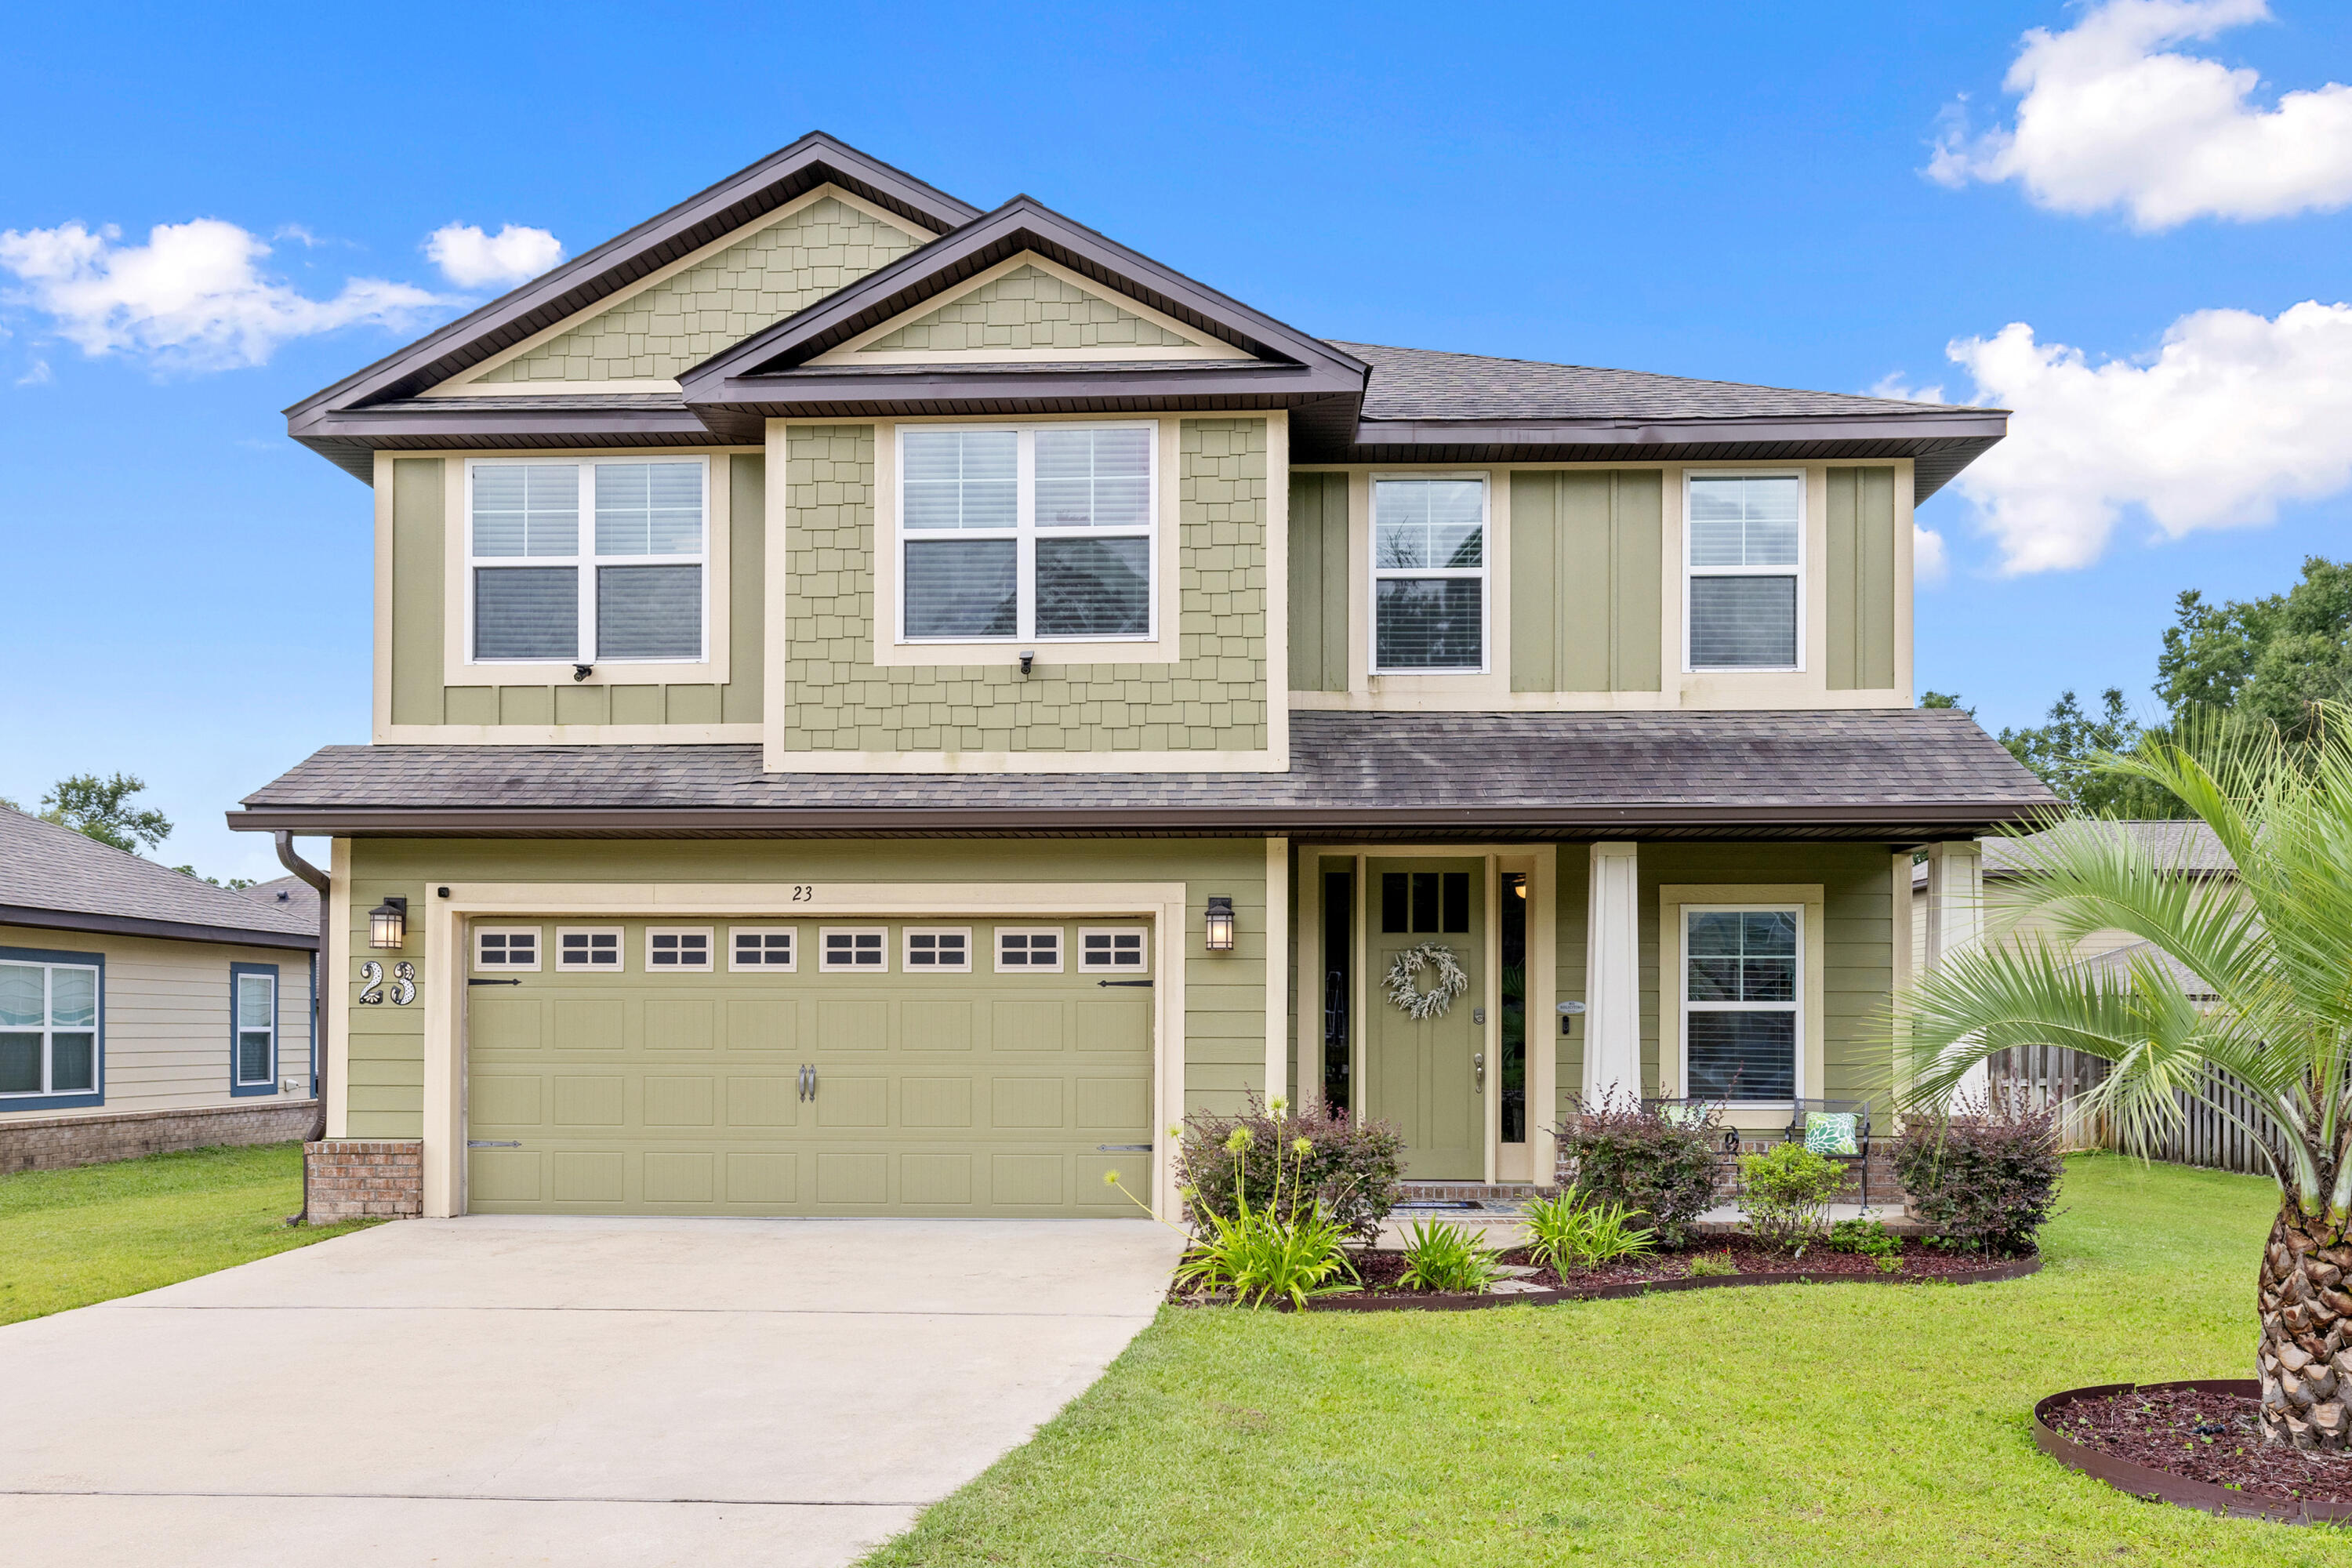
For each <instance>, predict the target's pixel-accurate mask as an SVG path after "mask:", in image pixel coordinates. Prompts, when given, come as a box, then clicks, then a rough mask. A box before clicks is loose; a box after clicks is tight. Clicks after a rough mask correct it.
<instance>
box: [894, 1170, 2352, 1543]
mask: <svg viewBox="0 0 2352 1568" xmlns="http://www.w3.org/2000/svg"><path fill="white" fill-rule="evenodd" d="M2272 1193H2273V1189H2272V1187H2271V1186H2270V1184H2269V1183H2267V1182H2266V1181H2263V1180H2260V1179H2256V1178H2252V1177H2244V1176H2230V1175H2221V1174H2218V1173H2210V1172H2200V1171H2186V1170H2180V1169H2178V1168H2174V1167H2168V1166H2154V1167H2143V1166H2141V1165H2139V1164H2137V1163H2134V1162H2128V1161H2125V1160H2120V1159H2116V1158H2114V1157H2104V1158H2101V1157H2094V1158H2084V1159H2077V1160H2075V1161H2074V1162H2072V1163H2070V1165H2069V1168H2068V1172H2067V1182H2066V1188H2065V1194H2064V1202H2065V1205H2066V1208H2067V1212H2066V1213H2065V1214H2064V1215H2063V1216H2062V1217H2061V1218H2060V1219H2059V1220H2058V1221H2056V1222H2055V1223H2054V1224H2053V1226H2051V1228H2050V1230H2049V1231H2048V1233H2047V1235H2046V1237H2045V1239H2046V1242H2047V1249H2048V1252H2049V1258H2050V1262H2049V1266H2048V1267H2047V1268H2044V1269H2043V1271H2042V1273H2041V1274H2040V1275H2038V1276H2036V1277H2034V1278H2032V1279H2022V1280H2017V1281H2013V1282H2011V1283H2007V1284H1998V1285H1969V1286H1924V1287H1902V1288H1885V1287H1874V1286H1855V1285H1816V1286H1794V1287H1785V1286H1784V1287H1780V1288H1777V1289H1754V1290H1734V1291H1720V1292H1717V1291H1694V1292H1690V1293H1687V1294H1677V1295H1666V1296H1657V1297H1653V1298H1650V1299H1648V1300H1633V1301H1594V1302H1580V1303H1574V1304H1570V1305H1564V1306H1556V1307H1517V1308H1507V1309H1500V1310H1489V1311H1480V1312H1465V1313H1429V1314H1417V1313H1391V1314H1382V1315H1379V1316H1370V1317H1358V1316H1350V1315H1341V1314H1337V1313H1334V1314H1329V1315H1324V1316H1306V1317H1297V1316H1291V1315H1287V1314H1282V1315H1277V1314H1274V1313H1267V1312H1246V1311H1234V1310H1204V1311H1196V1310H1181V1309H1171V1310H1165V1311H1163V1312H1162V1313H1161V1314H1160V1320H1159V1321H1158V1322H1156V1323H1155V1324H1153V1325H1152V1327H1151V1328H1150V1329H1149V1330H1147V1331H1145V1332H1144V1333H1143V1335H1142V1336H1141V1337H1140V1338H1139V1339H1138V1340H1137V1341H1136V1342H1135V1343H1134V1344H1133V1345H1132V1346H1130V1347H1129V1350H1128V1352H1127V1353H1126V1354H1124V1355H1123V1356H1121V1357H1120V1358H1119V1360H1118V1362H1117V1363H1115V1364H1114V1365H1113V1366H1112V1367H1111V1369H1110V1371H1109V1373H1108V1374H1106V1375H1105V1376H1104V1378H1103V1379H1102V1381H1101V1382H1100V1383H1098V1384H1097V1385H1096V1386H1095V1387H1094V1388H1093V1389H1092V1390H1091V1391H1089V1392H1088V1393H1087V1394H1085V1395H1084V1396H1083V1397H1081V1398H1080V1399H1078V1400H1077V1401H1076V1403H1075V1404H1073V1405H1071V1406H1070V1407H1069V1409H1067V1410H1066V1411H1065V1412H1064V1413H1063V1414H1062V1415H1060V1416H1059V1417H1057V1418H1056V1419H1055V1420H1054V1421H1053V1422H1052V1423H1051V1424H1049V1425H1048V1426H1046V1427H1045V1429H1044V1430H1043V1431H1041V1432H1040V1433H1039V1434H1038V1435H1037V1436H1036V1438H1035V1439H1034V1441H1032V1442H1031V1443H1029V1444H1028V1445H1026V1446H1025V1447H1022V1448H1020V1449H1017V1450H1015V1451H1014V1452H1013V1453H1012V1454H1010V1455H1008V1456H1006V1458H1004V1459H1003V1460H1002V1461H1001V1462H999V1463H998V1464H997V1465H996V1466H995V1467H994V1468H992V1469H991V1470H989V1471H988V1472H987V1473H986V1474H985V1475H983V1476H982V1477H981V1478H980V1479H978V1480H976V1481H974V1482H973V1483H972V1484H971V1485H970V1486H968V1487H966V1488H964V1489H963V1490H961V1492H958V1493H957V1494H956V1495H954V1496H953V1497H951V1498H950V1499H948V1500H946V1501H944V1502H942V1503H940V1504H939V1505H938V1506H937V1507H935V1508H933V1509H931V1510H929V1512H928V1513H926V1514H925V1515H924V1516H923V1518H922V1519H921V1521H919V1523H918V1524H917V1526H916V1528H915V1529H914V1530H913V1531H911V1532H909V1533H908V1534H907V1535H905V1536H902V1537H900V1538H899V1539H898V1540H897V1541H895V1542H891V1543H889V1544H887V1545H886V1546H884V1547H882V1548H881V1549H880V1550H878V1551H877V1552H876V1553H875V1554H874V1555H873V1556H872V1557H870V1558H869V1559H868V1560H867V1561H868V1562H869V1563H872V1564H877V1565H890V1568H911V1565H913V1564H918V1563H921V1564H932V1565H945V1564H961V1563H1030V1564H1041V1565H1043V1564H1055V1565H1062V1564H1071V1565H1079V1564H1085V1565H1102V1568H1126V1565H1132V1564H1144V1565H1147V1568H1177V1565H1179V1564H1184V1565H1192V1564H1202V1563H1210V1564H1218V1565H1221V1568H1222V1565H1225V1564H1241V1563H1265V1564H1279V1565H1282V1568H1295V1565H1296V1564H1299V1563H1382V1564H1386V1563H1447V1564H1452V1563H1460V1564H1465V1565H1467V1564H1477V1565H1479V1568H1490V1565H1493V1564H1538V1563H1579V1562H1588V1561H1589V1562H1594V1563H1644V1564H1647V1563H1759V1564H1776V1565H1787V1564H1800V1563H1801V1564H1812V1563H1832V1564H1865V1563H1869V1564H1878V1563H1885V1564H1900V1565H1902V1568H1941V1565H1942V1564H1946V1563H1971V1564H1973V1563H2105V1564H2114V1563H2148V1564H2185V1563H2197V1564H2200V1565H2203V1564H2217V1565H2218V1564H2230V1563H2247V1564H2254V1563H2259V1564H2262V1565H2263V1568H2283V1565H2286V1564H2311V1565H2313V1568H2317V1565H2318V1564H2320V1563H2331V1564H2341V1563H2346V1562H2347V1561H2352V1547H2347V1542H2346V1540H2345V1538H2344V1536H2343V1535H2342V1534H2341V1533H2340V1532H2336V1531H2318V1530H2309V1529H2294V1528H2290V1527H2287V1526H2283V1525H2272V1524H2264V1523H2258V1522H2250V1521H2233V1520H2214V1519H2210V1518H2207V1517H2205V1516H2203V1515H2200V1514H2193V1513H2190V1512H2189V1511H2188V1510H2182V1509H2175V1508H2166V1507H2160V1506H2157V1505H2153V1504H2148V1503H2143V1502H2138V1501H2135V1500H2132V1499H2130V1498H2126V1497H2124V1496H2123V1495H2121V1494H2119V1493H2117V1492H2114V1491H2111V1490H2109V1489H2107V1488H2106V1487H2105V1486H2103V1485H2101V1484H2099V1483H2097V1482H2095V1481H2091V1480H2088V1479H2084V1478H2082V1477H2080V1476H2076V1475H2074V1474H2073V1473H2071V1472H2069V1471H2066V1470H2063V1469H2061V1468H2058V1467H2057V1466H2056V1465H2054V1464H2053V1463H2052V1462H2050V1461H2049V1460H2047V1459H2044V1458H2042V1456H2041V1455H2040V1454H2039V1453H2038V1452H2036V1450H2035V1449H2034V1447H2033V1443H2032V1436H2031V1435H2030V1426H2029V1413H2030V1411H2031V1409H2032V1405H2033V1402H2034V1400H2035V1399H2036V1398H2038V1397H2039V1396H2041V1395H2042V1394H2049V1393H2053V1392H2055V1391H2057V1390H2059V1389H2062V1388H2071V1387H2075V1386H2078V1385H2081V1384H2093V1383H2110V1382H2120V1381H2124V1380H2126V1379H2131V1378H2140V1379H2145V1380H2148V1381H2156V1380H2159V1379H2165V1378H2177V1377H2245V1376H2251V1375H2252V1355H2253V1346H2254V1321H2253V1300H2252V1296H2253V1278H2254V1270H2255V1267H2256V1255H2257V1252H2258V1250H2259V1247H2260V1245H2261V1240H2262V1237H2263V1234H2264V1231H2265V1229H2266V1227H2267V1226H2268V1225H2269V1221H2270V1216H2271V1214H2272V1211H2273V1196H2272Z"/></svg>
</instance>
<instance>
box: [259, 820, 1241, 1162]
mask: <svg viewBox="0 0 2352 1568" xmlns="http://www.w3.org/2000/svg"><path fill="white" fill-rule="evenodd" d="M350 856H351V882H350V886H351V893H350V900H349V908H350V910H351V922H350V927H349V931H348V933H347V939H346V940H347V942H348V943H349V945H348V948H347V951H348V952H349V953H350V954H351V958H350V963H349V972H348V973H345V974H344V975H343V976H342V977H341V984H342V1004H341V1005H342V1007H343V1009H344V1011H343V1015H342V1016H343V1018H344V1020H345V1025H346V1028H347V1030H348V1033H347V1036H346V1038H347V1041H348V1050H347V1058H348V1059H347V1065H346V1068H345V1076H344V1077H343V1078H342V1079H341V1082H342V1083H343V1084H344V1086H345V1088H344V1091H343V1092H344V1093H345V1094H346V1095H347V1096H348V1100H347V1101H346V1103H347V1105H348V1110H347V1112H346V1120H345V1123H344V1126H343V1129H342V1130H341V1131H337V1132H336V1133H335V1135H336V1136H339V1137H350V1138H415V1137H419V1136H421V1135H422V1130H423V1126H424V1107H425V1015H424V1011H423V1009H422V1008H420V1007H414V1006H411V1007H394V1006H391V1005H374V1006H362V1005H359V994H360V990H361V986H360V979H359V973H360V965H361V963H364V962H365V961H366V960H367V959H368V958H369V957H371V956H373V957H376V958H378V959H391V958H404V959H407V960H409V961H410V962H411V963H417V964H418V967H419V969H420V971H421V970H422V969H423V967H424V965H423V963H422V962H421V961H422V959H423V958H424V955H425V929H424V928H425V922H424V921H418V920H412V921H410V923H409V927H408V945H407V946H406V947H405V948H404V949H403V950H402V951H401V952H398V953H375V954H371V953H370V952H369V949H368V945H367V914H366V911H367V910H369V909H371V908H373V906H374V905H375V904H377V903H378V902H380V901H381V900H383V897H384V896H385V895H386V894H395V895H400V896H403V897H405V898H406V899H407V900H409V907H410V908H411V909H412V910H418V909H422V908H423V907H424V905H425V900H427V899H428V898H429V897H430V896H431V894H432V890H433V887H434V885H436V883H441V882H453V881H464V882H476V883H480V882H496V883H522V882H563V883H578V882H615V883H629V884H646V883H654V882H662V883H698V882H765V883H774V884H778V885H786V884H791V883H795V882H827V881H831V882H858V883H877V882H880V883H900V884H907V883H930V884H936V885H938V886H939V887H940V889H942V891H943V892H946V891H949V890H950V889H951V890H952V892H953V894H954V895H955V896H956V897H957V898H959V899H963V898H968V897H969V896H970V895H971V891H972V889H976V888H986V887H989V886H992V885H1005V884H1017V883H1023V882H1182V883H1184V884H1186V903H1187V908H1188V909H1189V910H1191V911H1192V919H1191V920H1189V921H1188V922H1187V930H1186V931H1185V933H1184V943H1185V952H1186V962H1185V969H1184V1008H1185V1013H1184V1030H1185V1039H1184V1041H1183V1042H1182V1046H1183V1051H1184V1105H1183V1107H1182V1108H1181V1110H1173V1109H1171V1108H1170V1107H1165V1106H1160V1107H1155V1108H1154V1117H1155V1124H1156V1125H1158V1126H1160V1127H1161V1128H1165V1127H1166V1126H1167V1125H1168V1124H1169V1123H1170V1122H1172V1121H1175V1120H1177V1119H1178V1117H1179V1116H1181V1115H1187V1114H1190V1113H1192V1112H1193V1111H1196V1110H1209V1111H1215V1112H1219V1113H1231V1112H1234V1111H1237V1110H1241V1109H1242V1108H1243V1106H1244V1103H1245V1102H1246V1101H1247V1100H1248V1098H1249V1096H1250V1095H1252V1094H1254V1093H1257V1094H1262V1093H1264V1092H1265V1056H1266V1003H1265V984H1266V973H1267V971H1266V939H1265V933H1266V915H1267V910H1266V853H1265V840H1264V839H1262V838H1237V839H1224V838H1194V839H1181V840H1174V839H1171V840H1164V841H1157V842H1155V841H1150V840H1141V839H1139V840H1128V841H1115V840H1089V841H1076V840H1060V841H1055V840H1050V839H1048V840H1021V841H1013V840H1003V841H995V840H991V841H954V840H938V839H930V840H860V839H824V840H792V841H784V840H756V839H730V840H694V841H669V842H629V841H617V840H616V841H593V842H588V841H563V840H554V839H539V840H505V841H497V840H493V841H488V842H474V841H466V840H448V839H397V838H362V839H354V840H352V841H350ZM1211 894H1221V895H1223V896H1226V897H1229V898H1231V899H1232V900H1234V914H1235V917H1236V920H1237V924H1238V937H1237V940H1236V945H1235V948H1234V952H1230V953H1211V952H1207V951H1206V950H1205V949H1204V948H1203V947H1202V933H1201V929H1200V920H1199V912H1200V910H1202V909H1203V908H1204V907H1205V906H1206V905H1207V902H1208V899H1209V896H1210V895H1211ZM563 912H564V911H562V910H551V911H550V915H551V917H552V916H555V915H560V914H562V913H563ZM825 918H828V917H820V916H815V915H802V916H794V915H793V913H792V912H791V910H789V908H786V907H779V908H778V909H777V910H775V911H774V912H773V913H772V914H763V915H762V916H761V917H759V920H758V921H756V922H755V921H752V920H751V919H750V918H748V917H744V918H742V922H741V923H745V924H751V923H766V924H799V925H801V926H802V927H803V939H802V940H803V942H811V941H813V940H814V927H815V925H816V924H817V923H818V921H819V920H820V919H825ZM829 918H831V919H833V920H835V921H837V920H838V918H839V917H829ZM893 918H896V917H893ZM982 919H984V917H970V916H964V915H958V916H956V917H954V921H955V923H958V924H963V923H980V921H981V920H982ZM548 923H549V924H550V925H552V923H553V921H552V919H551V920H550V921H549V922H548ZM696 923H698V924H711V925H716V926H718V927H719V928H720V929H721V931H723V930H724V928H725V926H726V925H727V924H728V923H729V921H728V919H727V918H725V917H719V918H708V919H706V918H703V917H697V921H696ZM1016 923H1020V924H1028V925H1034V924H1042V923H1047V922H1046V921H1045V919H1044V918H1043V917H1036V916H1030V915H1024V916H1022V917H1020V918H1019V920H1018V921H1017V922H1016ZM1065 923H1066V925H1067V926H1068V927H1069V928H1070V929H1072V931H1075V928H1076V925H1077V924H1078V923H1079V922H1078V921H1076V920H1075V919H1074V920H1071V921H1066V922H1065ZM549 934H550V937H551V936H552V931H550V933H549ZM981 962H982V963H986V962H988V960H987V959H986V958H985V957H983V958H982V960H981ZM891 967H892V972H893V973H896V972H897V969H898V964H897V963H896V961H895V960H894V962H893V963H892V966H891ZM629 968H630V971H631V973H637V972H640V971H642V969H643V963H642V959H641V957H640V956H639V955H637V954H635V953H632V954H631V955H630V959H629ZM226 973H227V968H226V963H224V964H223V966H222V974H223V977H224V984H226ZM223 1038H224V1041H226V1035H225V1034H224V1037H223ZM1172 1043H1173V1042H1171V1044H1172ZM224 1050H226V1045H224Z"/></svg>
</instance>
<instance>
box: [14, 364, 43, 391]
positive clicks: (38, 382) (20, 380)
mask: <svg viewBox="0 0 2352 1568" xmlns="http://www.w3.org/2000/svg"><path fill="white" fill-rule="evenodd" d="M49 381H50V373H49V362H48V361H47V360H45V359H37V360H35V361H34V362H33V364H32V368H31V369H29V370H27V371H26V372H25V374H22V375H20V376H18V377H17V378H16V384H17V385H18V386H47V384H49Z"/></svg>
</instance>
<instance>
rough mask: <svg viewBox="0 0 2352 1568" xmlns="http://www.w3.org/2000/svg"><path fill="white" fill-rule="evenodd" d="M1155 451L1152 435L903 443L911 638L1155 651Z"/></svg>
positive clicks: (1116, 432)
mask: <svg viewBox="0 0 2352 1568" xmlns="http://www.w3.org/2000/svg"><path fill="white" fill-rule="evenodd" d="M1157 447H1158V441H1157V439H1156V427H1155V426H1150V425H1114V426H1085V425H1052V426H1040V427H1038V428H1034V429H1023V428H1018V427H1013V426H990V427H988V428H985V429H978V430H945V429H937V428H924V429H910V430H906V431H903V432H901V433H900V436H899V464H898V475H899V481H898V519H899V528H898V548H899V557H898V582H899V590H900V615H899V633H900V636H901V637H902V638H904V639H905V640H907V641H909V642H932V641H940V642H1000V641H1002V642H1013V641H1023V642H1026V641H1033V640H1034V641H1038V642H1054V641H1057V640H1058V641H1082V642H1096V641H1118V640H1126V639H1137V640H1141V639H1146V638H1149V637H1151V636H1152V629H1153V619H1154V617H1153V613H1152V592H1151V589H1152V549H1153V536H1154V532H1155V528H1156V524H1155V522H1154V512H1155V510H1156V509H1155V507H1154V505H1153V496H1154V493H1155V484H1154V479H1155V475H1154V472H1153V468H1154V465H1155V463H1156V460H1157V459H1156V456H1155V454H1156V449H1157Z"/></svg>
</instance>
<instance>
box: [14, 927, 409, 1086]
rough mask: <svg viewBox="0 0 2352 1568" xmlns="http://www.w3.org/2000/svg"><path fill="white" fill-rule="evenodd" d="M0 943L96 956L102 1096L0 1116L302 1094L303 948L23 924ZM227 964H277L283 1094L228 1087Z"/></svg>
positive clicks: (305, 1078)
mask: <svg viewBox="0 0 2352 1568" xmlns="http://www.w3.org/2000/svg"><path fill="white" fill-rule="evenodd" d="M362 945H364V944H362ZM0 947H14V948H34V949H38V950H41V951H45V952H95V953H102V954H104V955H105V959H106V978H105V999H104V1007H105V1021H106V1046H105V1049H106V1103H105V1104H103V1105H92V1106H81V1107H76V1108H73V1109H70V1110H48V1109H44V1108H40V1107H37V1106H36V1107H34V1108H32V1109H28V1110H18V1111H8V1112H0V1121H5V1120H10V1119H15V1118H22V1117H43V1116H119V1115H121V1114H122V1113H123V1112H125V1111H132V1110H198V1109H202V1108H205V1107H208V1106H220V1105H239V1106H247V1107H253V1108H258V1107H261V1106H266V1105H271V1104H279V1105H291V1104H294V1103H295V1102H297V1101H299V1100H308V1099H310V953H309V952H307V951H306V950H304V949H301V948H291V947H240V946H231V945H229V944H226V943H222V942H171V941H166V940H164V939H163V938H160V937H143V936H115V935H111V934H108V933H103V932H99V931H41V930H37V929H35V928H33V927H30V926H0ZM232 963H248V964H263V965H271V964H274V965H276V966H277V969H278V1079H279V1080H280V1081H284V1080H287V1079H291V1080H293V1082H294V1084H295V1086H296V1087H295V1092H293V1093H291V1094H276V1095H268V1096H260V1095H255V1096H249V1097H237V1096H233V1095H231V1094H230V1093H229V1083H230V1074H231V1071H232V1068H233V1065H234V1058H233V1056H232V1054H231V1050H232V1047H231V1044H230V1018H229V965H230V964H232Z"/></svg>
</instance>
